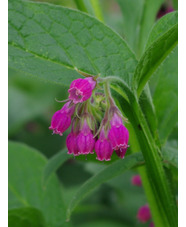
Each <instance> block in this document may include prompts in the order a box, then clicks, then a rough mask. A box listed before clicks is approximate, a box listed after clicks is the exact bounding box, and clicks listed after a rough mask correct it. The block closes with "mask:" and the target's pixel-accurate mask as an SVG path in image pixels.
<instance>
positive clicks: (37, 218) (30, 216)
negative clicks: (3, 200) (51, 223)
mask: <svg viewBox="0 0 186 227" xmlns="http://www.w3.org/2000/svg"><path fill="white" fill-rule="evenodd" d="M8 226H9V227H28V226H30V227H44V226H46V224H45V220H44V218H43V215H42V213H41V212H40V211H39V210H37V209H35V208H32V207H24V208H19V209H13V210H9V211H8Z"/></svg>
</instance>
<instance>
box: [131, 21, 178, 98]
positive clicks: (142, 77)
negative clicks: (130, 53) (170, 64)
mask: <svg viewBox="0 0 186 227" xmlns="http://www.w3.org/2000/svg"><path fill="white" fill-rule="evenodd" d="M177 43H178V24H175V25H174V26H170V28H169V30H166V32H165V33H163V34H162V35H161V36H159V37H158V39H156V40H155V41H154V42H153V43H152V44H151V45H150V47H149V48H148V49H147V50H146V51H145V53H144V55H143V56H142V58H141V59H140V61H139V63H138V65H137V67H136V71H135V74H134V81H133V83H134V87H135V89H137V92H138V96H139V95H140V94H141V92H142V90H143V88H144V86H145V84H146V83H147V82H148V80H149V79H150V77H151V76H152V75H153V74H154V72H155V71H156V70H157V69H158V67H159V66H160V65H161V64H162V63H163V62H164V60H165V59H166V58H167V57H168V56H169V55H170V53H171V52H172V50H173V49H174V48H175V47H176V46H177Z"/></svg>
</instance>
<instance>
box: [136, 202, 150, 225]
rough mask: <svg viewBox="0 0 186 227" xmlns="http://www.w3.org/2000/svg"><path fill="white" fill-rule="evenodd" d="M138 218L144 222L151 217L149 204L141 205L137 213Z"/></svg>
mask: <svg viewBox="0 0 186 227" xmlns="http://www.w3.org/2000/svg"><path fill="white" fill-rule="evenodd" d="M137 218H138V220H139V221H140V222H142V223H145V222H147V221H149V220H150V219H151V213H150V208H149V206H148V205H145V206H142V207H140V209H139V210H138V213H137Z"/></svg>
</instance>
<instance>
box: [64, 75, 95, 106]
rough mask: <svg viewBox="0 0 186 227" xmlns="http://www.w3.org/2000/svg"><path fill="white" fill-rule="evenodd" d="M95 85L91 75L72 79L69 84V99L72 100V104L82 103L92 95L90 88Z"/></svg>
mask: <svg viewBox="0 0 186 227" xmlns="http://www.w3.org/2000/svg"><path fill="white" fill-rule="evenodd" d="M95 86H96V81H94V80H93V78H92V77H88V78H85V79H81V78H79V79H76V80H74V81H72V83H71V85H70V89H69V90H68V92H69V99H70V100H72V101H73V103H74V104H77V103H82V102H84V101H86V100H87V99H89V98H90V97H91V95H92V90H93V89H94V88H95Z"/></svg>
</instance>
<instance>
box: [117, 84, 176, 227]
mask: <svg viewBox="0 0 186 227" xmlns="http://www.w3.org/2000/svg"><path fill="white" fill-rule="evenodd" d="M120 82H121V81H120ZM123 84H124V86H122V88H123V89H125V83H123ZM116 91H117V89H116ZM117 92H118V91H117ZM125 93H126V94H127V95H128V98H129V99H128V101H129V102H128V101H126V100H125V99H124V97H123V96H122V93H119V95H121V96H122V101H120V102H121V104H120V105H121V108H122V109H123V112H124V113H125V114H126V116H127V117H128V119H129V121H130V122H131V123H132V127H133V128H134V132H135V135H136V138H137V139H136V141H137V142H136V141H135V142H134V143H137V144H139V147H137V150H138V151H139V149H140V150H141V151H142V153H143V156H144V159H145V163H146V170H144V169H143V170H141V172H140V173H141V174H142V181H143V184H144V189H145V192H146V195H147V198H148V201H149V204H150V208H151V209H152V210H151V211H152V215H153V218H154V222H155V225H156V226H158V227H159V226H160V227H161V226H162V227H176V226H177V206H176V203H175V200H174V197H173V195H172V193H171V190H170V187H169V184H168V179H167V177H166V174H165V171H164V168H163V164H162V160H161V157H160V155H159V153H158V146H157V145H156V143H155V141H154V138H153V136H152V134H151V131H150V129H149V126H148V124H147V121H146V119H145V116H144V115H143V112H142V109H141V106H140V105H139V103H138V99H137V95H136V96H134V95H133V94H132V92H131V91H129V92H128V91H127V90H125ZM116 97H117V94H116ZM119 98H120V100H121V97H119ZM131 136H133V135H131ZM131 136H130V137H131Z"/></svg>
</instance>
